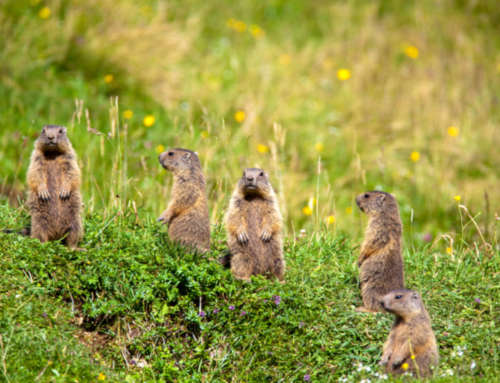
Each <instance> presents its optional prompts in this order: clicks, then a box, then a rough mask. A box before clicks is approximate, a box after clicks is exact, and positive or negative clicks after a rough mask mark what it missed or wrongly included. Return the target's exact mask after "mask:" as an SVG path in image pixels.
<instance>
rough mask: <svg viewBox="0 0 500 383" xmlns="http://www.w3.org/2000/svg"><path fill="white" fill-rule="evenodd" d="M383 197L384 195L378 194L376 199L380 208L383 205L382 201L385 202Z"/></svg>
mask: <svg viewBox="0 0 500 383" xmlns="http://www.w3.org/2000/svg"><path fill="white" fill-rule="evenodd" d="M385 197H386V195H385V194H380V195H379V196H378V198H377V200H376V201H377V206H380V207H382V205H383V204H384V201H385Z"/></svg>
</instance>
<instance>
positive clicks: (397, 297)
mask: <svg viewBox="0 0 500 383" xmlns="http://www.w3.org/2000/svg"><path fill="white" fill-rule="evenodd" d="M394 298H395V299H401V298H403V296H402V295H396V296H395V297H394Z"/></svg>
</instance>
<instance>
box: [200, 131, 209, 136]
mask: <svg viewBox="0 0 500 383" xmlns="http://www.w3.org/2000/svg"><path fill="white" fill-rule="evenodd" d="M209 135H210V134H209V133H208V130H202V131H201V133H200V136H201V138H208V136H209Z"/></svg>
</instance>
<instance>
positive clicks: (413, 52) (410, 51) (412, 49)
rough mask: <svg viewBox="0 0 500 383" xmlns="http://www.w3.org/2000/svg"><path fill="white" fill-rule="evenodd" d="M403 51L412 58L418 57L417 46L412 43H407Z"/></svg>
mask: <svg viewBox="0 0 500 383" xmlns="http://www.w3.org/2000/svg"><path fill="white" fill-rule="evenodd" d="M404 52H405V55H407V56H408V57H409V58H411V59H413V60H416V59H417V58H418V48H417V47H415V46H413V45H407V46H406V47H405V50H404Z"/></svg>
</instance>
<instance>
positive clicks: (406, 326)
mask: <svg viewBox="0 0 500 383" xmlns="http://www.w3.org/2000/svg"><path fill="white" fill-rule="evenodd" d="M380 304H381V306H382V307H383V308H384V309H385V310H386V311H388V312H390V313H392V314H394V315H396V320H395V321H394V325H393V326H392V329H391V332H390V333H389V338H388V339H387V342H385V344H384V351H383V353H382V360H381V361H380V364H381V365H383V366H386V367H385V368H386V371H387V372H389V373H391V374H394V375H399V374H402V373H404V372H405V371H410V372H411V373H412V374H414V375H416V376H419V377H425V376H429V375H431V374H432V370H431V366H434V365H437V364H438V361H439V354H438V349H437V345H436V338H435V337H434V333H433V332H432V327H431V320H430V318H429V314H428V313H427V310H426V309H425V307H424V304H423V302H422V299H421V298H420V296H419V295H418V293H416V292H415V291H412V290H406V289H402V290H395V291H391V292H390V293H389V294H386V295H385V296H384V297H383V298H382V300H381V302H380Z"/></svg>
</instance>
